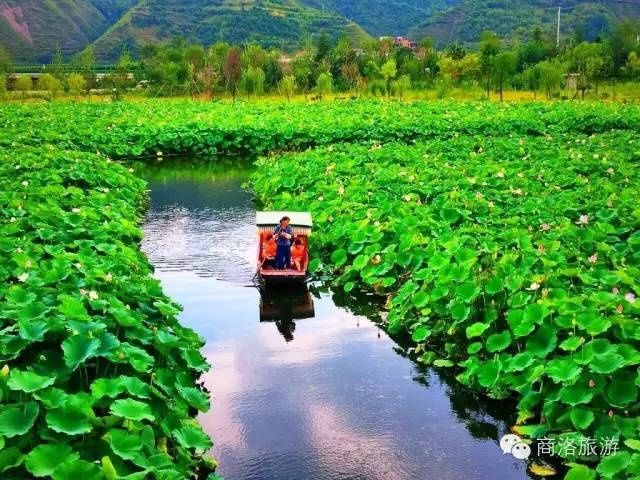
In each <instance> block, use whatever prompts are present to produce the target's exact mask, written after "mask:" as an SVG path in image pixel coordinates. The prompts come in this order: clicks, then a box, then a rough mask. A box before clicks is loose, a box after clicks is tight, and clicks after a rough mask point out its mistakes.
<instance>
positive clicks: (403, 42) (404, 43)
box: [380, 36, 418, 50]
mask: <svg viewBox="0 0 640 480" xmlns="http://www.w3.org/2000/svg"><path fill="white" fill-rule="evenodd" d="M380 40H381V41H383V40H393V46H394V47H400V48H408V49H410V50H415V49H416V48H417V47H418V44H417V43H416V42H414V41H413V40H409V39H408V38H405V37H388V36H387V37H380Z"/></svg>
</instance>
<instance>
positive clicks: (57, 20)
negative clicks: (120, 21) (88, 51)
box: [0, 0, 132, 62]
mask: <svg viewBox="0 0 640 480" xmlns="http://www.w3.org/2000/svg"><path fill="white" fill-rule="evenodd" d="M131 3H132V0H0V44H2V45H3V46H4V47H5V48H7V49H8V50H9V52H10V53H11V56H12V58H13V59H14V61H18V62H20V61H47V60H48V58H49V57H50V56H51V54H52V52H53V51H54V50H55V49H56V47H57V46H59V47H60V48H61V49H62V50H63V52H65V53H66V54H71V53H74V52H77V51H78V50H80V49H82V48H83V47H84V46H86V45H87V43H89V42H92V41H93V40H95V39H96V38H98V37H99V36H100V35H101V34H102V33H103V32H104V31H105V30H106V29H107V28H108V27H109V25H110V24H111V22H112V21H113V15H115V16H118V15H120V14H121V13H122V11H123V10H125V9H126V8H128V7H130V6H131ZM109 12H112V14H113V15H110V14H109Z"/></svg>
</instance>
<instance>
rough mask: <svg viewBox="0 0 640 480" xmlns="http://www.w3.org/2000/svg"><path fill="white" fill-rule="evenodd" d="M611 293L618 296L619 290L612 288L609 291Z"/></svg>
mask: <svg viewBox="0 0 640 480" xmlns="http://www.w3.org/2000/svg"><path fill="white" fill-rule="evenodd" d="M611 293H613V294H614V295H618V294H619V293H620V289H619V288H618V287H613V288H612V289H611Z"/></svg>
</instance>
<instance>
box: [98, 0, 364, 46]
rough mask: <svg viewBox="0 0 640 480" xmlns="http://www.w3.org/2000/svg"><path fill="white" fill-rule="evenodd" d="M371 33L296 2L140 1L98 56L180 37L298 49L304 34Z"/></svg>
mask: <svg viewBox="0 0 640 480" xmlns="http://www.w3.org/2000/svg"><path fill="white" fill-rule="evenodd" d="M318 32H327V33H330V34H333V35H338V34H341V33H347V34H349V35H351V36H353V37H355V38H356V39H358V38H363V37H367V36H368V34H367V33H366V32H365V31H364V30H363V29H362V28H360V27H359V26H358V25H357V24H356V23H354V22H352V21H350V20H348V19H347V18H345V17H344V16H343V15H340V14H339V13H337V12H335V11H333V10H331V9H325V10H324V11H322V10H320V9H317V8H313V7H310V6H308V5H305V4H304V3H302V2H300V1H296V0H271V1H261V0H208V1H203V0H180V1H178V0H142V1H139V2H137V3H136V5H134V6H133V7H132V8H131V9H129V10H128V11H127V13H125V14H124V15H123V16H122V17H121V18H120V19H119V20H118V22H116V23H115V24H114V25H113V26H111V27H110V28H109V29H108V30H107V31H106V32H105V33H104V34H103V35H102V36H101V37H100V38H99V39H98V40H97V41H96V42H95V47H96V52H97V54H98V55H99V56H102V57H108V58H114V56H117V55H118V54H119V52H120V51H121V50H122V47H123V45H126V46H127V47H128V48H129V49H130V50H133V51H135V50H136V49H137V48H138V47H139V46H140V45H142V44H144V43H148V42H156V41H160V40H166V39H169V38H172V37H176V36H182V37H184V38H185V39H186V40H187V41H198V42H201V43H204V44H211V43H213V42H215V41H217V40H225V41H228V42H233V43H236V42H243V41H247V40H248V41H256V42H259V43H261V44H263V45H265V46H274V47H285V48H287V47H288V48H294V47H296V46H297V45H299V41H300V39H301V38H303V37H304V36H305V35H311V34H315V33H318Z"/></svg>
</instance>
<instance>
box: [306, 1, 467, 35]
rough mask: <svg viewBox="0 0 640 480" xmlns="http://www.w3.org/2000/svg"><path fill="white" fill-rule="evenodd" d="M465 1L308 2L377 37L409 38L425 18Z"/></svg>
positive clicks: (307, 3) (307, 2)
mask: <svg viewBox="0 0 640 480" xmlns="http://www.w3.org/2000/svg"><path fill="white" fill-rule="evenodd" d="M461 1H462V0H387V1H374V2H372V1H346V0H304V3H305V4H306V5H309V6H311V7H315V8H318V9H320V10H321V9H322V8H323V6H324V8H325V9H330V10H334V11H336V12H338V13H340V14H341V15H344V16H345V17H347V18H349V19H351V20H353V21H354V22H356V23H358V24H359V25H361V26H362V28H364V29H365V30H367V31H368V32H369V33H371V34H372V35H375V36H382V35H405V34H406V33H407V32H408V31H409V30H410V29H411V28H413V27H415V26H416V25H419V24H420V23H421V22H423V21H424V19H425V18H428V17H431V16H432V15H434V14H435V13H438V12H441V11H442V10H444V9H446V8H448V7H451V6H455V5H458V4H459V3H461Z"/></svg>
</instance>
